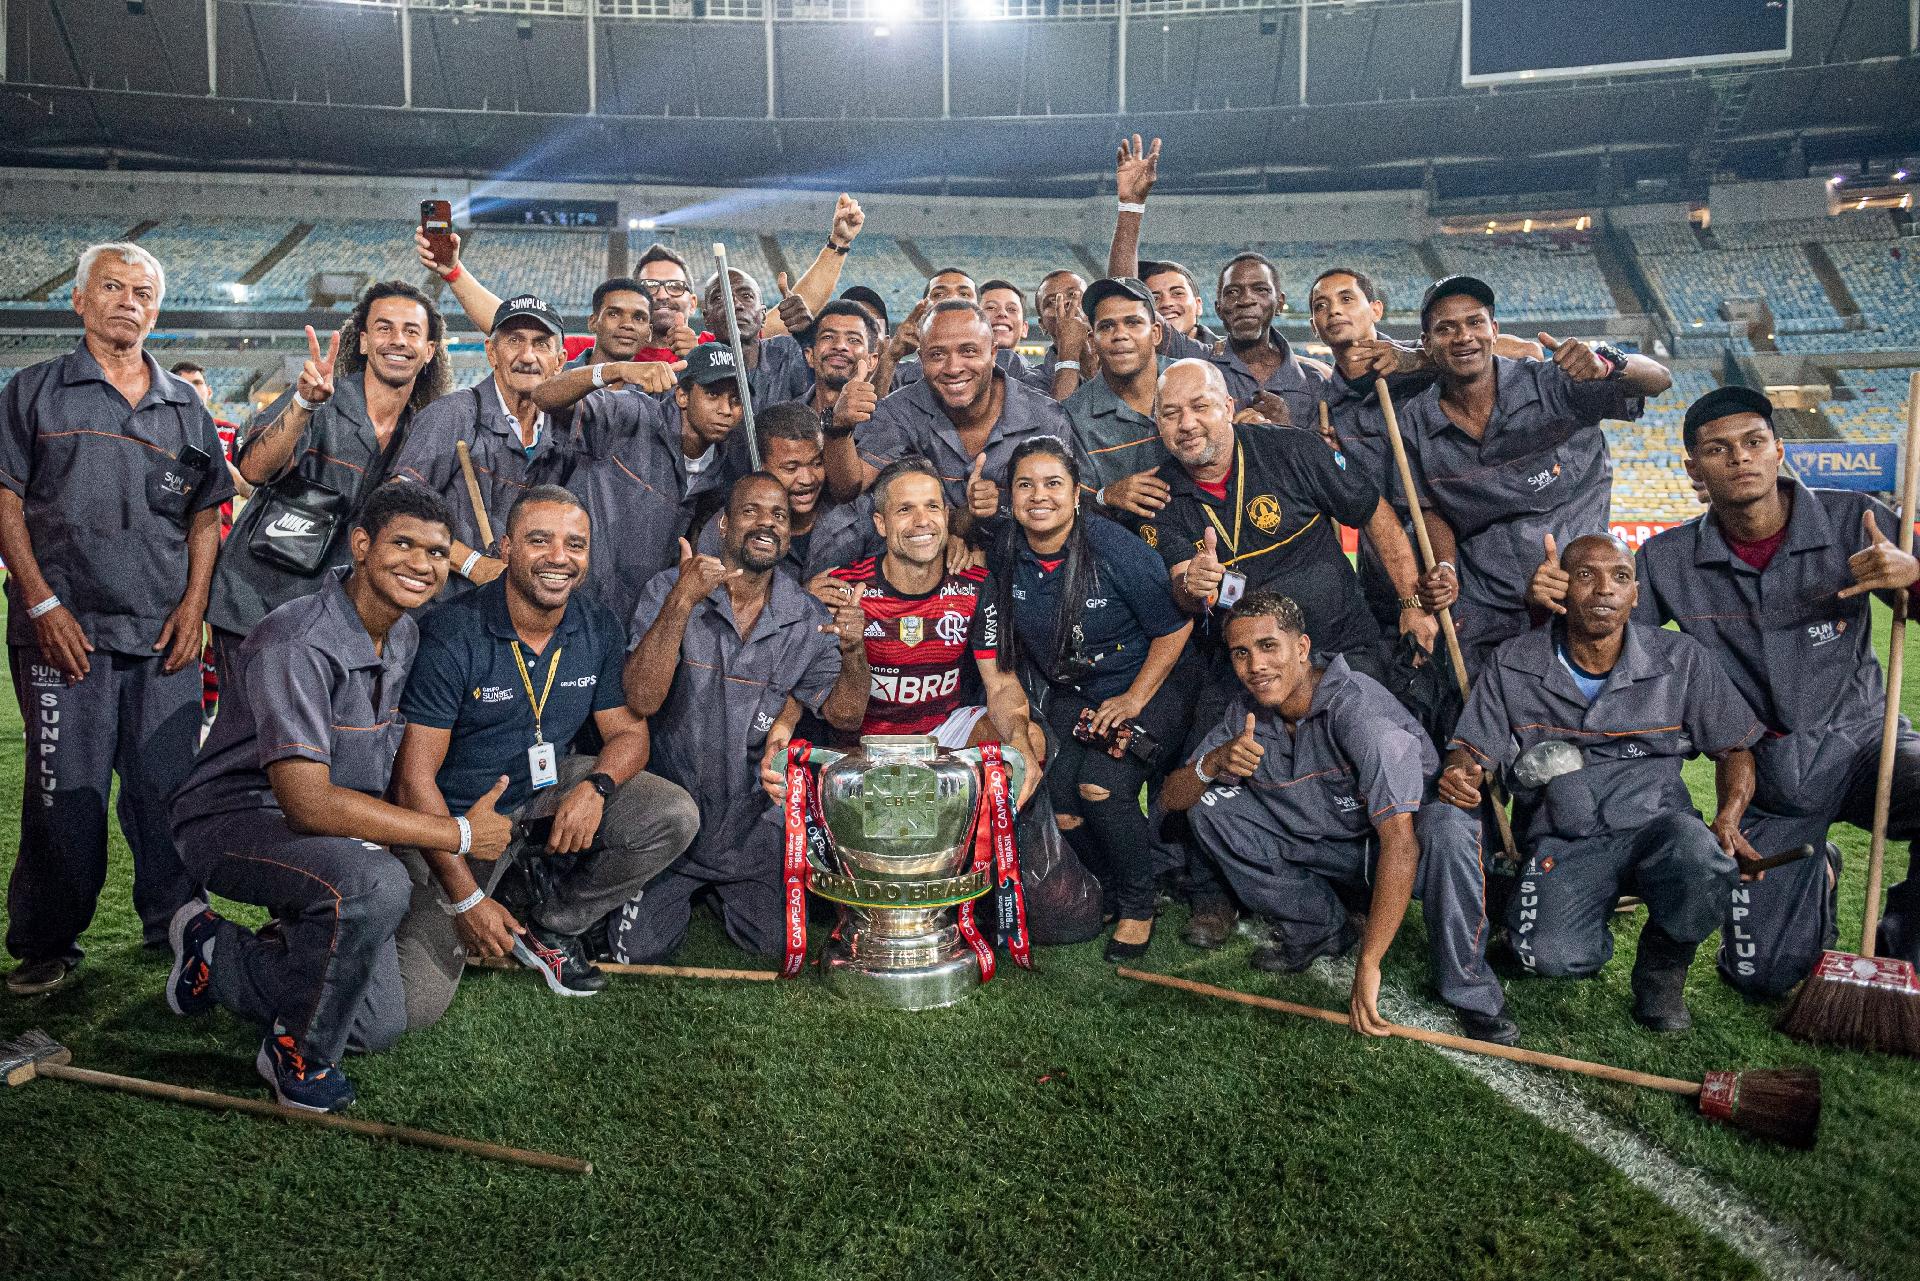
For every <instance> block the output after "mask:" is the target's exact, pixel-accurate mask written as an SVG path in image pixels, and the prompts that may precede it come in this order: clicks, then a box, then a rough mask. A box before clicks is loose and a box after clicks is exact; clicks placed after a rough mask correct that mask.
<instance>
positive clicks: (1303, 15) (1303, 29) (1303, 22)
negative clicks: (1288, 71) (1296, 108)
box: [1300, 0, 1307, 107]
mask: <svg viewBox="0 0 1920 1281" xmlns="http://www.w3.org/2000/svg"><path fill="white" fill-rule="evenodd" d="M1300 105H1301V106H1303V107H1304V106H1306V105H1307V0H1300Z"/></svg>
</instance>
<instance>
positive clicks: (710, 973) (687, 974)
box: [467, 954, 780, 983]
mask: <svg viewBox="0 0 1920 1281" xmlns="http://www.w3.org/2000/svg"><path fill="white" fill-rule="evenodd" d="M467 964H468V965H472V966H477V967H478V968H480V969H483V970H521V969H525V968H526V967H525V966H524V965H522V964H520V962H518V961H516V960H514V959H513V958H512V957H510V956H473V955H471V954H469V955H468V957H467ZM594 965H595V967H596V968H598V969H602V970H605V971H606V972H607V973H608V974H638V975H643V976H645V977H648V978H658V979H744V980H746V981H747V982H749V983H772V982H774V981H776V980H777V979H779V977H780V972H779V971H778V970H716V969H710V968H708V967H706V966H703V965H626V964H623V963H621V962H619V961H595V962H594Z"/></svg>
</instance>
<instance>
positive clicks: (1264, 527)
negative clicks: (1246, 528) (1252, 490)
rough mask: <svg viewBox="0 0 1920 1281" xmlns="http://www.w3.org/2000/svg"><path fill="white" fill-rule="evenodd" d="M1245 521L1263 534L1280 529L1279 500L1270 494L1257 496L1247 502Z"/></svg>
mask: <svg viewBox="0 0 1920 1281" xmlns="http://www.w3.org/2000/svg"><path fill="white" fill-rule="evenodd" d="M1247 519H1248V520H1250V521H1252V522H1253V526H1254V528H1255V529H1258V530H1259V531H1260V532H1261V533H1263V534H1271V533H1272V532H1273V531H1274V530H1276V529H1278V528H1280V500H1279V499H1277V498H1275V497H1274V496H1273V495H1272V494H1257V495H1255V496H1254V497H1253V498H1250V499H1248V500H1247Z"/></svg>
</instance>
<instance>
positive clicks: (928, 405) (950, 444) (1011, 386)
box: [853, 371, 1079, 514]
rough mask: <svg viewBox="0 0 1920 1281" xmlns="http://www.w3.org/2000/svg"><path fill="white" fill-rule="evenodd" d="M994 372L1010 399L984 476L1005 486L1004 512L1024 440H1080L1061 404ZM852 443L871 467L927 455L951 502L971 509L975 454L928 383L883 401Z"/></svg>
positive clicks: (1073, 445) (1072, 443)
mask: <svg viewBox="0 0 1920 1281" xmlns="http://www.w3.org/2000/svg"><path fill="white" fill-rule="evenodd" d="M993 376H994V377H995V378H996V379H998V380H999V381H1000V384H1001V386H1002V387H1003V388H1004V389H1005V398H1004V399H1003V401H1002V402H1001V406H1000V417H999V419H998V420H997V421H996V422H995V423H994V424H993V427H992V430H990V431H989V432H988V433H987V444H986V449H985V453H986V458H987V461H986V466H985V468H984V470H982V472H981V475H982V476H983V477H984V478H985V479H987V480H990V481H992V482H993V483H994V484H996V485H998V486H999V487H1000V509H1001V512H1002V514H1005V512H1006V511H1007V500H1008V487H1007V481H1008V470H1009V464H1010V463H1011V462H1012V459H1013V451H1014V449H1015V448H1016V447H1017V446H1018V445H1019V444H1020V443H1021V442H1022V441H1025V440H1029V439H1031V438H1033V437H1035V436H1058V437H1059V438H1060V440H1061V443H1063V444H1064V445H1066V446H1067V448H1068V449H1070V450H1076V451H1077V450H1078V449H1079V444H1078V441H1077V440H1076V439H1075V437H1074V434H1073V423H1072V422H1070V421H1069V420H1068V418H1067V415H1066V413H1065V411H1064V410H1062V409H1061V408H1060V406H1059V405H1058V404H1056V403H1055V402H1054V401H1052V400H1051V399H1049V398H1048V397H1046V396H1044V395H1042V394H1041V393H1039V392H1037V391H1034V390H1033V389H1032V388H1031V387H1027V386H1024V385H1022V384H1021V383H1020V382H1019V381H1018V380H1017V379H1012V378H1008V377H1007V376H1006V375H1005V374H1002V373H999V372H997V371H996V372H995V373H994V375H993ZM853 443H854V446H855V447H856V448H857V449H858V450H859V451H860V457H861V458H862V459H863V460H865V462H866V463H867V465H868V466H870V467H876V468H883V467H885V466H886V465H887V464H888V463H890V462H893V461H894V460H895V459H898V458H903V457H905V456H906V455H908V454H924V455H925V456H926V457H927V458H928V459H930V460H931V461H932V463H933V465H934V467H935V469H936V470H938V471H939V473H940V479H941V481H942V484H943V487H944V489H945V490H946V495H947V502H948V503H949V504H951V505H952V506H955V507H958V508H961V509H963V510H964V509H965V508H966V507H967V474H968V472H970V471H971V470H972V469H973V456H972V455H971V454H969V453H967V451H966V449H965V448H964V447H963V446H962V445H961V443H960V436H959V433H958V432H956V431H955V430H954V428H953V423H952V422H951V421H950V420H949V419H948V418H947V415H946V413H945V412H944V411H943V410H942V409H941V407H940V402H939V399H938V398H937V397H936V396H935V395H934V393H933V388H932V387H931V386H929V385H928V384H927V383H926V382H925V381H921V382H916V383H912V384H910V385H909V386H906V387H903V388H901V389H900V390H899V391H896V392H894V393H893V394H892V395H890V396H888V397H886V399H884V400H882V401H881V402H880V404H879V406H878V407H876V408H875V409H874V411H873V417H872V418H870V419H868V420H867V421H866V422H864V423H861V424H860V425H859V426H858V427H856V428H854V432H853Z"/></svg>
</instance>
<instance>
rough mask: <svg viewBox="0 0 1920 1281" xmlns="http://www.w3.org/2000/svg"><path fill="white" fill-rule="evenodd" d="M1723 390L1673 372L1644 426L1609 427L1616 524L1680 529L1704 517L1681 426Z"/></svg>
mask: <svg viewBox="0 0 1920 1281" xmlns="http://www.w3.org/2000/svg"><path fill="white" fill-rule="evenodd" d="M1718 385H1719V379H1717V378H1715V377H1714V376H1713V375H1712V374H1711V373H1708V372H1705V371H1703V370H1697V369H1686V368H1681V369H1676V370H1674V371H1673V386H1672V387H1670V388H1668V389H1667V391H1666V394H1665V395H1662V396H1657V397H1655V398H1654V399H1652V400H1650V401H1648V402H1647V408H1646V412H1645V413H1644V414H1642V415H1641V417H1640V420H1639V421H1638V422H1632V423H1625V422H1608V423H1607V424H1606V427H1605V430H1606V433H1607V443H1608V445H1609V447H1610V449H1611V451H1612V454H1613V520H1614V523H1616V524H1621V523H1629V524H1630V523H1634V522H1640V521H1658V522H1665V523H1670V524H1671V523H1676V522H1679V521H1685V520H1692V519H1693V518H1694V517H1695V516H1698V515H1699V514H1700V504H1699V501H1698V500H1697V499H1696V498H1695V497H1694V494H1693V486H1692V484H1691V483H1690V482H1689V481H1688V480H1687V474H1686V469H1685V468H1684V467H1683V466H1682V464H1681V460H1682V458H1683V456H1684V450H1683V447H1682V444H1681V439H1680V423H1681V420H1682V419H1683V418H1685V416H1686V412H1687V406H1688V405H1690V404H1692V403H1693V402H1694V401H1695V400H1696V399H1698V398H1699V397H1700V396H1702V395H1703V394H1705V393H1706V392H1708V391H1711V390H1712V389H1713V388H1714V387H1716V386H1718Z"/></svg>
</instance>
